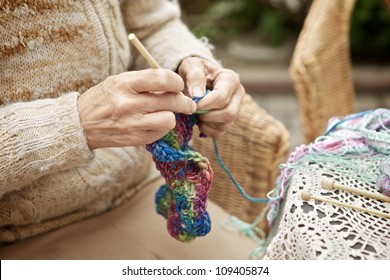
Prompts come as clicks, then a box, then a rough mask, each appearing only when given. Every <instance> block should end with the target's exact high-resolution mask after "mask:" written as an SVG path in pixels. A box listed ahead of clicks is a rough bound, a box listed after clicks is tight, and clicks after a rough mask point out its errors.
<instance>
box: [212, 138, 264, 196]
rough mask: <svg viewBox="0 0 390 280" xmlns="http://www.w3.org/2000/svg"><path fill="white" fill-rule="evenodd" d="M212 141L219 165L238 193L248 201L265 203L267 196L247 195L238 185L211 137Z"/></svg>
mask: <svg viewBox="0 0 390 280" xmlns="http://www.w3.org/2000/svg"><path fill="white" fill-rule="evenodd" d="M213 143H214V150H215V154H216V155H217V159H218V162H219V165H220V166H221V167H222V169H223V170H224V171H225V172H226V174H227V175H228V176H229V178H230V180H232V182H233V184H234V185H235V186H236V187H237V189H238V190H239V191H240V193H241V194H242V195H243V196H244V197H245V198H246V199H248V200H249V201H252V202H259V203H265V202H269V198H261V197H252V196H250V195H248V194H247V193H246V192H245V190H244V189H243V188H242V187H241V186H240V184H239V183H238V182H237V180H236V179H235V178H234V176H233V174H232V173H231V172H230V170H229V169H228V168H227V167H226V165H225V164H224V163H223V161H222V158H221V154H220V153H219V149H218V144H217V141H216V140H215V139H214V138H213Z"/></svg>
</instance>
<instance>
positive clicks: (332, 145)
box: [267, 109, 390, 226]
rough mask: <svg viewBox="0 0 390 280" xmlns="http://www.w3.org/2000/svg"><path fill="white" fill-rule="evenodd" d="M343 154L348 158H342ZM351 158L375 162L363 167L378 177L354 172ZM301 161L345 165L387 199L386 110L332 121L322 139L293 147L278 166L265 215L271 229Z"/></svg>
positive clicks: (389, 117)
mask: <svg viewBox="0 0 390 280" xmlns="http://www.w3.org/2000/svg"><path fill="white" fill-rule="evenodd" d="M343 155H347V156H348V157H349V158H343V157H342V156H343ZM354 156H356V157H358V158H364V157H366V158H371V159H378V160H373V161H372V165H370V166H366V168H374V169H377V170H379V171H380V172H379V176H378V178H371V177H369V178H365V177H364V174H365V172H364V170H359V169H356V170H354V165H353V164H351V159H350V158H353V157H354ZM305 162H306V163H308V162H331V163H332V164H334V166H346V167H348V168H349V169H350V170H351V172H352V173H353V172H354V173H355V174H359V175H360V177H361V179H362V180H366V181H367V182H371V181H374V182H375V181H376V183H377V185H376V187H377V189H378V190H379V191H381V192H382V193H383V194H384V195H388V196H390V110H388V109H376V110H370V111H366V112H361V113H357V114H353V115H350V116H346V117H344V118H333V119H331V120H330V123H329V128H328V130H327V132H326V133H325V134H324V136H321V137H319V138H318V139H317V140H316V141H315V142H314V143H312V144H309V145H301V146H299V147H297V148H296V149H295V151H294V152H293V153H292V154H291V155H290V157H289V159H288V161H287V162H286V163H285V164H283V165H281V175H280V176H279V178H278V181H277V182H276V189H275V190H274V191H273V192H274V193H273V195H274V197H273V198H271V200H270V203H269V206H270V211H269V212H268V215H267V219H268V222H269V224H270V225H271V226H272V225H273V224H274V222H275V220H276V218H277V216H278V213H279V210H280V206H281V203H282V202H283V200H284V199H285V197H286V194H287V190H288V187H289V185H290V181H291V178H292V175H293V173H294V171H295V169H296V168H297V167H299V166H300V165H302V164H303V163H305Z"/></svg>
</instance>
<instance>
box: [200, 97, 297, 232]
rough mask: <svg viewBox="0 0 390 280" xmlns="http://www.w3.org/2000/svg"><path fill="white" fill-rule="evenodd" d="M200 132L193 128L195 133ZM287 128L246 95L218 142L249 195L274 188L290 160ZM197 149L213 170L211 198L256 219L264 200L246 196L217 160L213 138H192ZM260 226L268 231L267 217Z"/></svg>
mask: <svg viewBox="0 0 390 280" xmlns="http://www.w3.org/2000/svg"><path fill="white" fill-rule="evenodd" d="M197 133H199V131H198V130H196V131H194V135H197ZM289 143H290V142H289V133H288V132H287V130H286V128H285V127H284V126H283V125H282V124H281V123H280V122H279V121H277V120H275V119H274V118H273V117H272V116H270V115H269V114H268V113H266V112H265V111H264V110H263V109H261V108H259V107H258V105H257V104H256V103H255V102H254V101H253V100H252V98H251V97H250V95H248V94H247V95H246V96H245V97H244V99H243V101H242V105H241V108H240V113H239V118H238V120H236V122H235V123H234V125H233V127H232V128H231V129H230V130H229V131H228V133H227V134H226V135H225V136H224V137H223V138H222V139H221V140H219V141H218V147H219V152H220V154H221V158H222V160H223V162H224V164H225V165H226V166H227V167H228V168H229V170H230V171H231V173H232V174H233V175H234V177H235V179H236V180H237V181H238V182H239V184H240V185H241V186H242V187H243V188H244V190H245V191H246V193H247V194H249V195H250V196H253V197H266V195H267V193H268V192H269V191H270V190H271V189H273V188H274V185H275V181H276V177H277V176H278V175H279V168H278V166H279V164H280V163H282V162H284V161H285V160H286V159H287V156H288V152H289V148H290V144H289ZM193 145H194V147H195V149H196V150H197V151H199V152H200V153H201V154H202V155H204V156H206V157H207V158H208V159H209V160H210V162H211V165H212V167H213V170H214V183H213V186H212V190H211V193H210V199H211V200H213V201H214V202H216V203H217V204H218V205H220V206H221V207H222V208H224V209H225V210H226V211H227V212H228V213H230V214H231V215H234V216H237V217H239V218H240V219H242V220H244V221H246V222H253V221H254V219H255V218H256V217H257V216H258V215H259V214H260V213H261V211H262V209H263V208H264V206H265V203H254V202H250V201H249V200H247V199H246V198H244V197H243V196H242V195H241V193H240V192H239V191H238V190H237V188H236V187H235V186H234V184H233V182H232V181H231V180H230V178H229V177H228V175H227V174H226V173H225V171H224V170H223V169H222V168H221V166H220V165H219V163H218V160H217V157H216V154H215V151H214V147H213V143H212V139H210V138H199V137H193ZM260 227H261V228H263V229H264V230H266V231H267V230H268V226H267V222H266V220H263V221H262V223H261V224H260Z"/></svg>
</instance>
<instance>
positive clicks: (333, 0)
mask: <svg viewBox="0 0 390 280" xmlns="http://www.w3.org/2000/svg"><path fill="white" fill-rule="evenodd" d="M354 4H355V0H342V1H340V0H326V1H322V0H316V1H314V2H313V3H312V6H311V8H310V11H309V14H308V16H307V18H306V20H305V23H304V27H303V29H302V31H301V34H300V36H299V38H298V42H297V45H296V48H295V51H294V54H293V58H292V61H291V65H290V74H291V76H292V79H293V81H294V87H295V90H296V93H297V96H298V99H299V102H300V108H301V112H300V114H301V122H302V127H303V133H304V136H305V140H306V142H307V143H310V142H313V141H314V140H315V138H317V137H318V136H320V135H322V134H323V133H324V132H325V130H326V127H327V124H328V120H329V119H330V117H333V116H344V115H348V114H351V113H353V112H354V111H355V104H354V101H355V91H354V87H353V79H352V71H351V62H350V51H349V29H350V18H351V13H352V9H353V7H354Z"/></svg>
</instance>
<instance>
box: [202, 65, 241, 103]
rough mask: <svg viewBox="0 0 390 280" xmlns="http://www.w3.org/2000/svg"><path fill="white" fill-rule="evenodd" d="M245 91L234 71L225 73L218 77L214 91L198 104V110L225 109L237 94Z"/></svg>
mask: <svg viewBox="0 0 390 280" xmlns="http://www.w3.org/2000/svg"><path fill="white" fill-rule="evenodd" d="M244 91H245V90H244V88H243V87H242V85H241V82H240V79H239V77H238V75H237V74H235V73H234V72H233V71H227V72H226V71H224V72H222V73H220V74H219V75H218V76H217V77H216V79H215V82H214V88H213V90H212V91H211V92H210V93H209V94H208V95H207V96H205V97H204V98H203V99H202V100H201V101H200V102H199V103H198V110H214V109H221V108H224V107H226V106H227V105H228V104H229V103H230V102H231V101H230V100H231V98H232V97H233V95H234V94H235V93H236V92H238V93H243V92H244Z"/></svg>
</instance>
